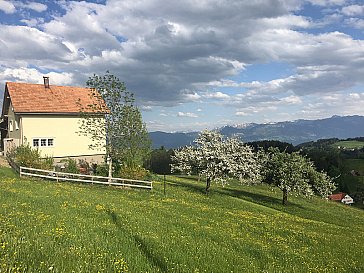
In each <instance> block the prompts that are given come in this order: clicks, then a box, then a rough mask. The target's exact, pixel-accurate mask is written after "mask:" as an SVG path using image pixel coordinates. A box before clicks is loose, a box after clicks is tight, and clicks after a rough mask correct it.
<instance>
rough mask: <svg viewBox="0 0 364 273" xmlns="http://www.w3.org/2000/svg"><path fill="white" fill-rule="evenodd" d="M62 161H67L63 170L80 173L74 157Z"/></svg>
mask: <svg viewBox="0 0 364 273" xmlns="http://www.w3.org/2000/svg"><path fill="white" fill-rule="evenodd" d="M61 162H62V163H65V168H64V169H63V170H62V171H63V172H65V173H80V169H79V168H78V166H77V161H76V160H75V159H72V158H67V159H62V160H61Z"/></svg>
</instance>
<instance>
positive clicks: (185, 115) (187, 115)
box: [177, 112, 198, 118]
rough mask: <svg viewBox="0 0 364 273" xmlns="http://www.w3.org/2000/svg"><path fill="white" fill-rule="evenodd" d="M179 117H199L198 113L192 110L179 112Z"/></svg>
mask: <svg viewBox="0 0 364 273" xmlns="http://www.w3.org/2000/svg"><path fill="white" fill-rule="evenodd" d="M177 117H188V118H198V116H197V115H196V114H194V113H190V112H178V113H177Z"/></svg>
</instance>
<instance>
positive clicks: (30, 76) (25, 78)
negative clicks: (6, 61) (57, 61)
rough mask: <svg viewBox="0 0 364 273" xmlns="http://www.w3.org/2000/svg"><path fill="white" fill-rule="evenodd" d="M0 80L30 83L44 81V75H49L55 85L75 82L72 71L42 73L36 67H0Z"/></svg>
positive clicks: (51, 82)
mask: <svg viewBox="0 0 364 273" xmlns="http://www.w3.org/2000/svg"><path fill="white" fill-rule="evenodd" d="M0 72H1V73H0V80H7V81H21V82H29V83H43V76H48V77H49V80H50V84H55V85H71V84H72V82H73V75H72V73H67V72H63V73H57V72H49V73H45V74H44V73H40V72H39V71H38V70H36V69H34V68H25V67H21V68H15V69H11V68H6V69H4V70H1V69H0Z"/></svg>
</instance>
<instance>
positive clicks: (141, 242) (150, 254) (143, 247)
mask: <svg viewBox="0 0 364 273" xmlns="http://www.w3.org/2000/svg"><path fill="white" fill-rule="evenodd" d="M106 213H107V214H108V215H109V216H110V218H111V221H112V222H113V223H114V224H115V226H116V227H117V228H118V229H120V230H122V231H123V232H124V233H126V234H128V235H129V236H130V237H131V238H133V240H134V242H135V245H136V246H137V247H138V249H139V250H140V252H141V253H142V254H143V255H144V256H145V257H146V258H147V260H148V261H149V262H150V263H151V264H152V265H154V266H155V267H157V268H159V270H160V272H168V270H167V269H168V267H167V265H166V263H165V262H164V261H163V259H162V257H161V256H160V255H155V252H156V251H155V250H154V249H153V247H152V246H151V244H150V243H148V242H147V241H146V240H145V239H143V238H142V237H140V236H139V235H133V234H131V233H130V232H129V231H128V230H126V229H125V227H124V226H123V224H122V223H121V220H120V218H119V217H118V215H117V214H116V213H115V212H114V211H112V210H109V209H108V210H106Z"/></svg>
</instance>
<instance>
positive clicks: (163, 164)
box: [146, 146, 173, 174]
mask: <svg viewBox="0 0 364 273" xmlns="http://www.w3.org/2000/svg"><path fill="white" fill-rule="evenodd" d="M172 155H173V150H168V151H167V150H166V149H165V148H164V147H163V146H162V147H160V148H159V149H155V150H153V151H152V153H151V156H150V160H148V162H146V166H147V168H148V169H149V170H151V171H152V172H154V173H157V174H170V173H171V164H172Z"/></svg>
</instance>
